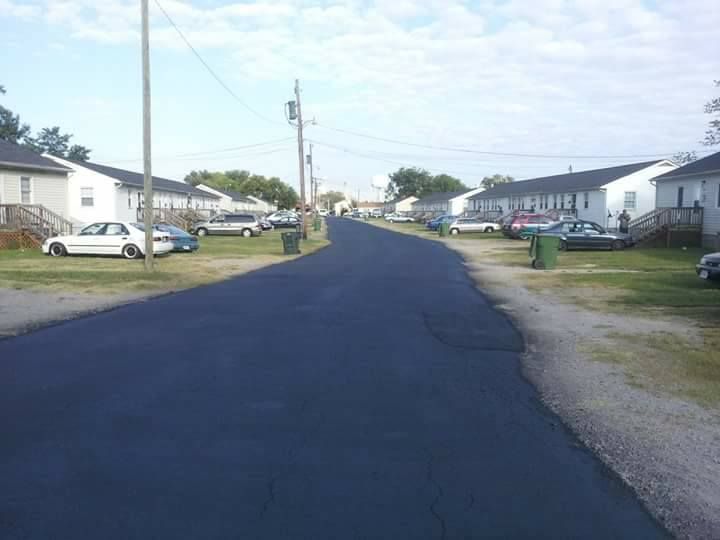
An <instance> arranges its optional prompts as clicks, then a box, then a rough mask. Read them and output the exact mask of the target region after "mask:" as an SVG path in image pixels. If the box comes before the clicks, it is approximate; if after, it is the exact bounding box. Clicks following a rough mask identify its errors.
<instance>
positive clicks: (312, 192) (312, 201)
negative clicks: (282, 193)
mask: <svg viewBox="0 0 720 540" xmlns="http://www.w3.org/2000/svg"><path fill="white" fill-rule="evenodd" d="M312 149H313V143H310V153H309V154H308V157H307V161H308V165H310V208H312V210H313V212H314V211H315V205H316V204H317V200H316V199H315V197H316V196H317V194H316V192H315V186H316V185H317V182H315V176H313V155H312Z"/></svg>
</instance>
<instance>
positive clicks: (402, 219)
mask: <svg viewBox="0 0 720 540" xmlns="http://www.w3.org/2000/svg"><path fill="white" fill-rule="evenodd" d="M385 219H386V220H387V221H389V222H390V223H412V222H413V221H415V220H414V219H413V218H411V217H410V216H401V215H400V214H386V215H385Z"/></svg>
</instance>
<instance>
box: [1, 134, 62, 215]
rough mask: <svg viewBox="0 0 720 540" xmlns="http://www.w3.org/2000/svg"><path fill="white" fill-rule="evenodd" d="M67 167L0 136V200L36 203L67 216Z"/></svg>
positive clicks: (6, 202)
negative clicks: (1, 138)
mask: <svg viewBox="0 0 720 540" xmlns="http://www.w3.org/2000/svg"><path fill="white" fill-rule="evenodd" d="M70 172H71V168H70V167H68V166H64V165H59V164H57V163H56V162H54V161H52V160H51V159H48V158H47V157H44V156H41V155H40V154H37V153H35V152H33V151H32V150H28V149H27V148H23V147H22V146H19V145H17V144H13V143H11V142H8V141H4V140H0V204H27V205H31V204H39V205H42V206H44V207H45V208H47V209H48V210H50V211H51V212H53V213H55V214H58V215H59V216H61V217H63V218H66V219H67V218H68V216H69V213H68V173H70Z"/></svg>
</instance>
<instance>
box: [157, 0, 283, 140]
mask: <svg viewBox="0 0 720 540" xmlns="http://www.w3.org/2000/svg"><path fill="white" fill-rule="evenodd" d="M155 4H156V5H157V7H158V9H160V11H161V12H162V14H163V15H164V16H165V18H166V19H167V20H168V22H169V23H170V25H172V27H173V28H175V31H176V32H177V33H178V35H179V36H180V38H181V39H182V40H183V41H184V42H185V45H187V47H188V48H189V49H190V50H191V51H192V53H193V54H194V55H195V57H196V58H197V59H198V60H199V61H200V63H201V64H202V65H203V66H204V67H205V69H206V70H207V72H208V73H210V75H211V76H212V78H213V79H215V81H217V83H218V84H219V85H220V86H222V87H223V89H224V90H225V91H226V92H227V93H228V94H230V96H232V98H233V99H235V101H237V102H238V103H239V104H240V105H242V106H243V107H244V108H245V109H247V110H248V111H250V112H251V113H252V114H254V115H255V116H257V117H258V118H260V119H262V120H264V121H266V122H269V123H271V124H279V125H283V126H284V125H285V124H283V123H282V122H279V121H277V120H272V119H270V118H268V117H267V116H265V115H264V114H262V113H260V112H258V111H256V110H255V109H253V108H252V107H250V105H248V104H247V103H245V101H244V100H243V99H241V98H240V96H238V95H237V94H236V93H235V92H234V91H233V90H232V88H230V87H229V86H228V85H227V84H225V81H223V80H222V79H221V78H220V76H219V75H218V74H217V73H215V70H213V68H211V67H210V65H209V64H208V63H207V62H206V61H205V59H204V58H203V57H202V55H201V54H200V53H199V52H198V51H197V49H195V47H193V44H192V43H190V40H189V39H188V38H187V37H185V34H184V33H183V31H182V30H180V27H178V25H177V24H175V21H173V20H172V17H170V15H169V14H168V12H167V11H165V8H163V7H162V5H161V4H160V1H159V0H155Z"/></svg>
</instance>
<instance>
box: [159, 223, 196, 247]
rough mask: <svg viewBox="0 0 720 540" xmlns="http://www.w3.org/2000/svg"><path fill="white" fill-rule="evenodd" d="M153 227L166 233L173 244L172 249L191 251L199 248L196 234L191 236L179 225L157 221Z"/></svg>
mask: <svg viewBox="0 0 720 540" xmlns="http://www.w3.org/2000/svg"><path fill="white" fill-rule="evenodd" d="M153 229H155V230H156V231H160V232H163V233H166V234H167V235H168V240H170V241H171V242H172V245H173V251H179V252H192V251H197V250H198V249H199V248H200V242H198V239H197V236H193V235H192V234H189V233H188V232H186V231H183V230H182V229H181V228H179V227H175V226H174V225H166V224H164V223H159V224H157V225H154V226H153Z"/></svg>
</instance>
